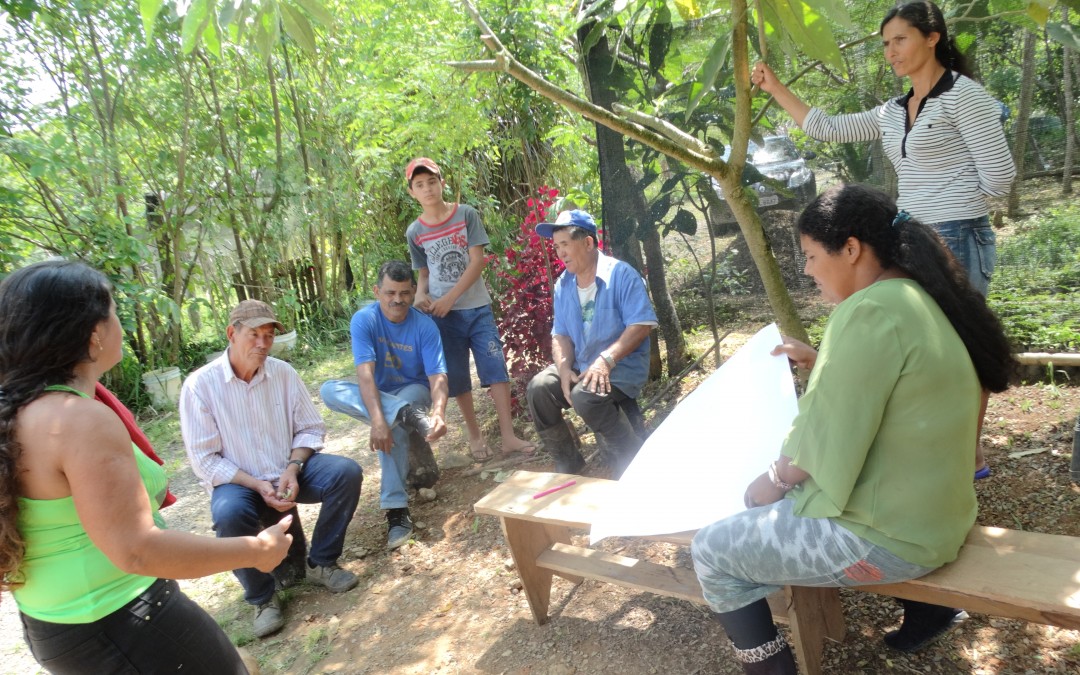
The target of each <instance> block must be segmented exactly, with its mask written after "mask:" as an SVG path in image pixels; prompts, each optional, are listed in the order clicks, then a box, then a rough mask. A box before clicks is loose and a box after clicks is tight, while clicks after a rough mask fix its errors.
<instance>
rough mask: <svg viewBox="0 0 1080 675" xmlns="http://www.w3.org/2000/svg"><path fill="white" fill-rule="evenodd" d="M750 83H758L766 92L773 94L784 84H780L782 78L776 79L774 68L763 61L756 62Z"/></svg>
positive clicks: (751, 72)
mask: <svg viewBox="0 0 1080 675" xmlns="http://www.w3.org/2000/svg"><path fill="white" fill-rule="evenodd" d="M750 83H751V84H756V85H757V86H758V87H760V88H761V90H762V91H764V92H765V93H767V94H773V95H775V94H776V92H777V91H778V90H779V89H780V88H782V87H783V86H784V85H782V84H780V80H778V79H776V73H774V72H773V71H772V68H770V67H768V66H767V65H765V64H764V63H762V62H761V61H758V62H757V63H755V64H754V67H753V69H752V70H751V71H750Z"/></svg>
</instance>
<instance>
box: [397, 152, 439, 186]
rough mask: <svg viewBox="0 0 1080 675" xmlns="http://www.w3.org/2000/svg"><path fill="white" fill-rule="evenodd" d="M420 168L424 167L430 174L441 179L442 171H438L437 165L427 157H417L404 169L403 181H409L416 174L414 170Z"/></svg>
mask: <svg viewBox="0 0 1080 675" xmlns="http://www.w3.org/2000/svg"><path fill="white" fill-rule="evenodd" d="M420 167H424V168H425V169H427V170H428V171H430V172H431V173H433V174H435V175H436V176H438V177H440V178H442V170H440V169H439V165H438V164H436V163H435V162H434V160H430V159H428V158H427V157H417V158H416V159H414V160H413V161H411V162H409V165H408V166H407V167H405V180H407V181H411V180H412V177H413V174H414V173H416V170H417V169H419V168H420Z"/></svg>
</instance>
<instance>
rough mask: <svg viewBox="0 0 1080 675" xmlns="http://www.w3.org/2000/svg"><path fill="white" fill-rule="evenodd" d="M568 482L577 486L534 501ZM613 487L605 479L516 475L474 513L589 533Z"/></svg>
mask: <svg viewBox="0 0 1080 675" xmlns="http://www.w3.org/2000/svg"><path fill="white" fill-rule="evenodd" d="M569 481H575V484H574V485H571V486H570V487H568V488H564V489H562V490H559V491H558V492H552V493H551V494H549V495H547V496H544V497H541V498H540V499H533V496H534V495H536V494H537V493H539V492H543V491H544V490H547V489H550V488H553V487H555V486H558V485H562V484H564V483H567V482H569ZM614 485H615V481H612V480H606V479H603V478H588V477H585V476H574V475H572V474H565V473H539V472H533V471H516V472H514V474H513V475H511V476H510V477H509V478H507V479H506V480H505V481H504V482H502V483H501V484H500V485H499V486H498V487H496V488H495V489H494V490H492V491H491V492H489V493H488V494H486V495H484V497H483V498H481V499H480V501H478V502H476V504H475V505H474V506H473V509H474V510H475V511H476V512H477V513H480V514H484V515H492V516H499V517H500V518H502V517H512V518H518V519H521V520H529V521H534V522H543V523H552V524H556V525H562V526H565V527H574V528H581V529H588V528H589V527H591V526H592V521H593V517H594V515H595V513H596V511H597V509H598V508H599V505H600V504H602V503H604V502H605V501H607V494H608V493H609V491H610V490H611V489H612V487H613V486H614Z"/></svg>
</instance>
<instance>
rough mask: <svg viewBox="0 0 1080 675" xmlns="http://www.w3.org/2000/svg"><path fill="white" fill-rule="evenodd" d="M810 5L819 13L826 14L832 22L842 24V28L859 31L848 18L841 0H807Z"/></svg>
mask: <svg viewBox="0 0 1080 675" xmlns="http://www.w3.org/2000/svg"><path fill="white" fill-rule="evenodd" d="M806 1H807V2H808V3H809V4H810V5H812V6H814V7H815V8H817V10H818V11H819V12H821V13H822V14H824V15H825V16H826V17H828V18H829V19H830V20H832V21H833V22H835V23H838V24H840V27H841V28H845V29H847V30H857V28H856V27H855V24H854V23H852V21H851V17H850V16H848V12H847V8H846V7H845V6H844V5H843V4H841V3H840V1H839V0H806Z"/></svg>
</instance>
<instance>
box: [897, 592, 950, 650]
mask: <svg viewBox="0 0 1080 675" xmlns="http://www.w3.org/2000/svg"><path fill="white" fill-rule="evenodd" d="M900 604H901V605H903V606H904V620H903V622H902V623H901V624H900V628H899V630H894V631H890V632H888V633H886V634H885V644H887V645H888V646H890V647H892V648H893V649H895V650H897V651H901V652H906V653H911V652H917V651H919V650H920V649H922V648H923V647H925V646H926V645H928V644H930V643H931V642H933V641H934V640H936V639H938V638H939V637H941V636H942V635H944V634H945V633H947V632H948V631H949V630H950V629H951V628H953V627H954V626H957V625H959V624H960V623H961V622H962V621H963V620H964V619H966V618H967V617H968V614H967V612H965V611H964V610H962V609H954V608H953V607H942V606H940V605H930V604H927V603H925V602H916V601H914V600H900Z"/></svg>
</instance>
